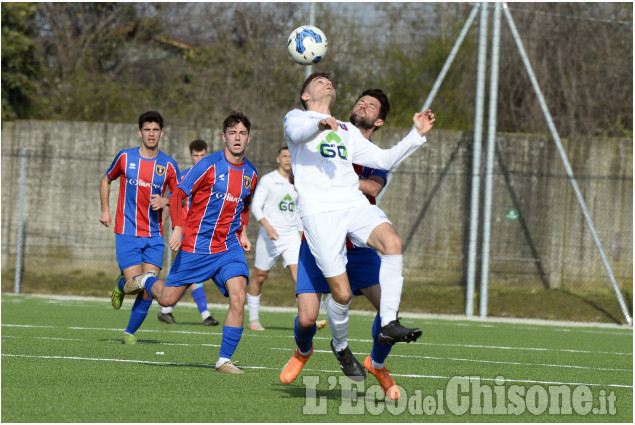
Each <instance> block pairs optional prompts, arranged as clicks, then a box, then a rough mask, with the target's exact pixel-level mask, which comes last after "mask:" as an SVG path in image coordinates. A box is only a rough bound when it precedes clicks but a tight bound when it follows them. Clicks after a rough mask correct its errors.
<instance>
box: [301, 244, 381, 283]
mask: <svg viewBox="0 0 635 425" xmlns="http://www.w3.org/2000/svg"><path fill="white" fill-rule="evenodd" d="M346 258H347V260H348V262H347V263H346V273H347V274H348V281H349V283H350V285H351V289H352V291H353V295H362V293H361V291H360V290H361V289H364V288H368V287H369V286H373V285H378V284H379V267H380V266H381V258H380V257H379V255H377V251H375V250H374V249H371V248H353V249H350V248H349V249H348V250H347V253H346ZM330 292H331V289H330V288H329V285H328V283H327V282H326V279H325V278H324V276H323V275H322V271H321V270H320V269H319V267H318V266H317V264H316V262H315V257H313V254H311V250H310V249H309V244H308V243H307V242H306V241H302V244H301V245H300V256H299V258H298V279H297V283H296V287H295V293H296V295H297V294H303V293H311V294H315V293H330Z"/></svg>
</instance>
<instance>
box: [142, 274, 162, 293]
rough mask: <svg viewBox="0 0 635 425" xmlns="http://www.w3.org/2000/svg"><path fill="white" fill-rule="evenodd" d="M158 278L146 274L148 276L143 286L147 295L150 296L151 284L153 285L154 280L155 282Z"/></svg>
mask: <svg viewBox="0 0 635 425" xmlns="http://www.w3.org/2000/svg"><path fill="white" fill-rule="evenodd" d="M158 280H159V279H157V278H156V277H154V276H148V277H147V278H146V281H145V284H144V286H145V288H146V292H147V293H148V295H150V296H152V285H154V282H156V281H158Z"/></svg>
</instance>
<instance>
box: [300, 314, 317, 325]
mask: <svg viewBox="0 0 635 425" xmlns="http://www.w3.org/2000/svg"><path fill="white" fill-rule="evenodd" d="M316 319H317V317H314V315H313V314H310V313H306V312H300V313H298V326H300V328H302V329H309V328H310V327H312V326H313V325H314V324H315V321H316Z"/></svg>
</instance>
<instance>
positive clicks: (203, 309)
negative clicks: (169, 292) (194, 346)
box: [192, 283, 218, 326]
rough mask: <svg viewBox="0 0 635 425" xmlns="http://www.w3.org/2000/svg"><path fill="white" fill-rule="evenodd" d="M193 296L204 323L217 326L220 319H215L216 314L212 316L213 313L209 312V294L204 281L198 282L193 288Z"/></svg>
mask: <svg viewBox="0 0 635 425" xmlns="http://www.w3.org/2000/svg"><path fill="white" fill-rule="evenodd" d="M192 298H194V302H195V303H196V307H198V312H199V313H201V319H203V324H204V325H206V326H217V325H218V320H216V319H214V316H212V313H210V312H209V309H208V307H207V294H206V293H205V289H203V284H202V283H199V284H196V285H195V288H194V289H192Z"/></svg>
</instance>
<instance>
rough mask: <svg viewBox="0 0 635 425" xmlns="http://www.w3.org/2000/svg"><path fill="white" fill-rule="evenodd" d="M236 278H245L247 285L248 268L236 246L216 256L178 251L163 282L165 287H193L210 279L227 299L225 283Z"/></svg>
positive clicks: (242, 251) (243, 254)
mask: <svg viewBox="0 0 635 425" xmlns="http://www.w3.org/2000/svg"><path fill="white" fill-rule="evenodd" d="M236 276H245V277H246V278H247V284H249V268H248V267H247V260H246V259H245V251H244V250H243V248H242V247H241V246H240V245H238V244H236V245H235V246H234V247H233V248H230V249H229V250H227V251H225V252H221V253H218V254H192V253H191V252H185V251H179V252H178V253H177V254H176V258H175V259H174V263H172V268H171V269H170V273H168V277H167V279H166V280H165V286H186V285H192V284H194V285H195V284H197V283H200V282H205V281H206V280H208V279H212V280H213V281H214V283H215V284H216V286H217V287H218V290H219V291H220V292H221V294H223V296H225V297H229V294H227V288H226V287H225V283H226V282H227V281H228V280H229V279H231V278H232V277H236Z"/></svg>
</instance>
